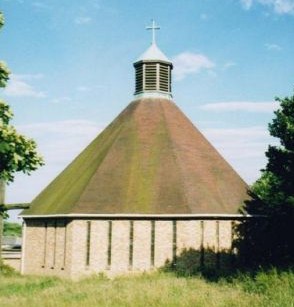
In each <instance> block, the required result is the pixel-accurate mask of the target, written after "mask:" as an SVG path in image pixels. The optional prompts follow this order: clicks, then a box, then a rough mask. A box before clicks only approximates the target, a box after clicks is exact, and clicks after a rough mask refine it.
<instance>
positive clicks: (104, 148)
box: [21, 22, 248, 278]
mask: <svg viewBox="0 0 294 307" xmlns="http://www.w3.org/2000/svg"><path fill="white" fill-rule="evenodd" d="M150 28H151V30H152V33H153V40H152V44H151V46H150V47H149V48H148V49H147V50H146V51H145V52H144V53H143V54H142V55H141V56H140V57H139V58H138V59H137V60H136V61H135V63H134V68H135V93H134V99H133V101H132V102H130V104H129V105H128V106H127V107H126V108H125V109H124V110H123V111H122V112H121V113H120V114H119V115H118V116H117V117H116V118H115V119H114V120H113V122H112V123H111V124H109V125H108V126H107V127H106V128H105V130H104V131H103V132H102V133H100V134H99V135H98V136H97V137H96V138H95V139H94V140H93V141H92V143H91V144H90V145H89V146H88V147H87V148H86V149H85V150H83V151H82V152H81V153H80V154H79V155H78V156H77V157H76V158H75V159H74V160H73V162H72V163H71V164H69V165H68V166H67V167H66V168H65V170H64V171H62V172H61V174H60V175H59V176H57V177H56V179H54V180H53V181H52V182H51V183H50V184H49V185H48V186H47V187H46V188H45V189H44V190H43V191H42V192H41V193H40V194H39V195H38V196H37V197H36V198H35V199H34V200H33V201H32V203H31V206H30V208H29V209H26V210H24V211H23V212H22V213H21V217H22V218H23V219H24V229H23V250H22V265H21V272H22V273H23V274H39V275H56V276H60V277H67V278H79V277H81V276H85V275H89V274H93V273H100V272H103V273H105V274H107V275H115V274H127V273H131V272H140V271H141V272H143V271H150V270H154V269H156V268H159V267H162V266H163V265H164V264H165V263H166V261H167V260H169V261H175V262H176V259H177V257H179V256H180V255H181V253H182V252H183V251H184V250H187V249H193V250H196V251H199V253H200V254H201V255H202V256H201V257H200V258H199V259H198V260H197V259H195V261H199V266H201V265H208V258H206V255H205V251H206V250H210V251H213V252H215V253H216V255H218V254H220V253H221V252H222V251H230V250H231V247H232V240H233V237H234V233H233V225H234V223H236V221H238V220H240V219H242V218H243V216H242V215H241V214H239V213H238V212H239V211H238V209H239V207H240V205H241V204H242V203H243V202H244V200H245V199H247V198H248V196H247V188H248V187H247V185H246V183H245V182H244V181H243V180H242V179H241V178H240V176H239V175H238V174H237V173H236V172H235V171H234V170H233V168H232V167H231V166H230V165H229V164H228V163H227V162H226V161H225V160H224V158H223V157H222V156H221V155H220V154H219V153H218V152H217V151H216V149H215V148H214V147H213V146H212V145H211V144H210V143H209V142H208V141H207V140H206V138H205V137H204V136H203V135H202V134H201V132H200V131H199V130H198V129H197V128H196V127H195V126H194V125H193V124H192V123H191V121H190V120H189V119H188V118H187V117H186V116H185V115H184V114H183V113H182V112H181V110H180V109H179V108H178V106H177V105H176V104H175V102H174V101H173V96H172V69H173V64H172V62H171V61H170V60H169V59H168V58H167V57H166V55H165V54H164V53H163V52H162V51H161V50H160V49H159V48H158V46H157V44H156V42H155V30H156V29H157V28H158V27H157V26H156V25H155V24H154V22H153V24H152V26H151V27H150ZM217 259H218V260H217ZM206 261H207V264H206ZM217 261H220V260H219V258H216V260H215V262H214V260H213V261H211V259H210V260H209V265H216V262H217Z"/></svg>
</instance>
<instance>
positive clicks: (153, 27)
mask: <svg viewBox="0 0 294 307" xmlns="http://www.w3.org/2000/svg"><path fill="white" fill-rule="evenodd" d="M159 29H160V27H159V26H157V25H156V24H155V21H154V19H152V25H151V26H148V27H146V30H152V44H155V30H159Z"/></svg>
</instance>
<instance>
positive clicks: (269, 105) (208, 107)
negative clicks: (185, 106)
mask: <svg viewBox="0 0 294 307" xmlns="http://www.w3.org/2000/svg"><path fill="white" fill-rule="evenodd" d="M278 106H279V103H278V102H276V101H266V102H252V101H232V102H217V103H207V104H204V105H201V106H199V108H200V109H201V110H205V111H214V112H234V111H245V112H260V113H271V112H273V111H274V110H276V109H277V108H278Z"/></svg>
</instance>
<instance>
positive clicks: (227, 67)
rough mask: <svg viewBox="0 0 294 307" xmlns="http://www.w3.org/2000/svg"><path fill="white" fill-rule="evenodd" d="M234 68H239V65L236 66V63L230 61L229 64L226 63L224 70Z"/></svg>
mask: <svg viewBox="0 0 294 307" xmlns="http://www.w3.org/2000/svg"><path fill="white" fill-rule="evenodd" d="M234 66H237V64H236V63H235V62H233V61H228V62H226V63H225V64H224V66H223V69H224V70H227V69H229V68H231V67H234Z"/></svg>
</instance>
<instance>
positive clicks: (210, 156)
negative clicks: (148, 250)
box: [22, 99, 247, 216]
mask: <svg viewBox="0 0 294 307" xmlns="http://www.w3.org/2000/svg"><path fill="white" fill-rule="evenodd" d="M246 192H247V186H246V184H245V182H244V181H243V180H242V179H241V178H240V177H239V175H238V174H237V173H236V172H235V171H234V170H233V169H232V167H231V166H230V165H229V164H228V163H227V162H226V161H225V160H224V159H223V158H222V157H221V156H220V154H219V153H218V152H217V151H216V150H215V149H214V148H213V147H212V145H211V144H210V143H209V142H208V141H207V140H206V139H205V137H204V136H203V135H202V134H201V133H200V132H199V131H198V130H197V129H196V128H195V127H194V126H193V124H192V123H191V122H190V121H189V120H188V119H187V117H185V115H184V114H183V113H182V112H181V111H180V110H179V109H178V107H177V106H176V105H175V104H174V103H173V102H171V101H170V100H165V99H141V100H136V101H133V102H132V103H130V105H129V106H128V107H127V108H126V109H125V110H124V111H123V112H122V113H121V114H120V115H119V116H118V117H117V118H116V119H115V120H114V121H113V122H112V123H111V124H110V125H109V126H108V127H107V128H106V129H105V130H104V131H103V132H102V133H101V134H100V135H98V137H97V138H96V139H95V140H94V141H93V142H92V143H91V144H90V145H89V146H88V147H87V148H86V149H85V150H84V151H83V152H82V153H81V154H80V155H79V156H78V157H77V158H76V159H75V160H74V161H73V162H72V163H71V164H70V165H69V166H68V167H67V168H66V169H65V170H64V171H63V172H62V173H61V174H60V175H59V176H58V177H57V178H56V179H55V180H54V181H53V182H52V183H51V184H50V185H49V186H48V187H47V188H46V189H45V190H44V191H43V192H42V193H41V194H40V195H39V196H38V197H37V198H36V199H35V200H34V201H33V202H32V204H31V208H30V209H28V210H25V211H24V212H23V214H22V215H24V216H25V215H46V214H69V213H76V214H116V213H119V214H235V213H237V212H238V208H239V205H240V204H241V203H242V202H243V200H244V199H245V198H247V193H246Z"/></svg>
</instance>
